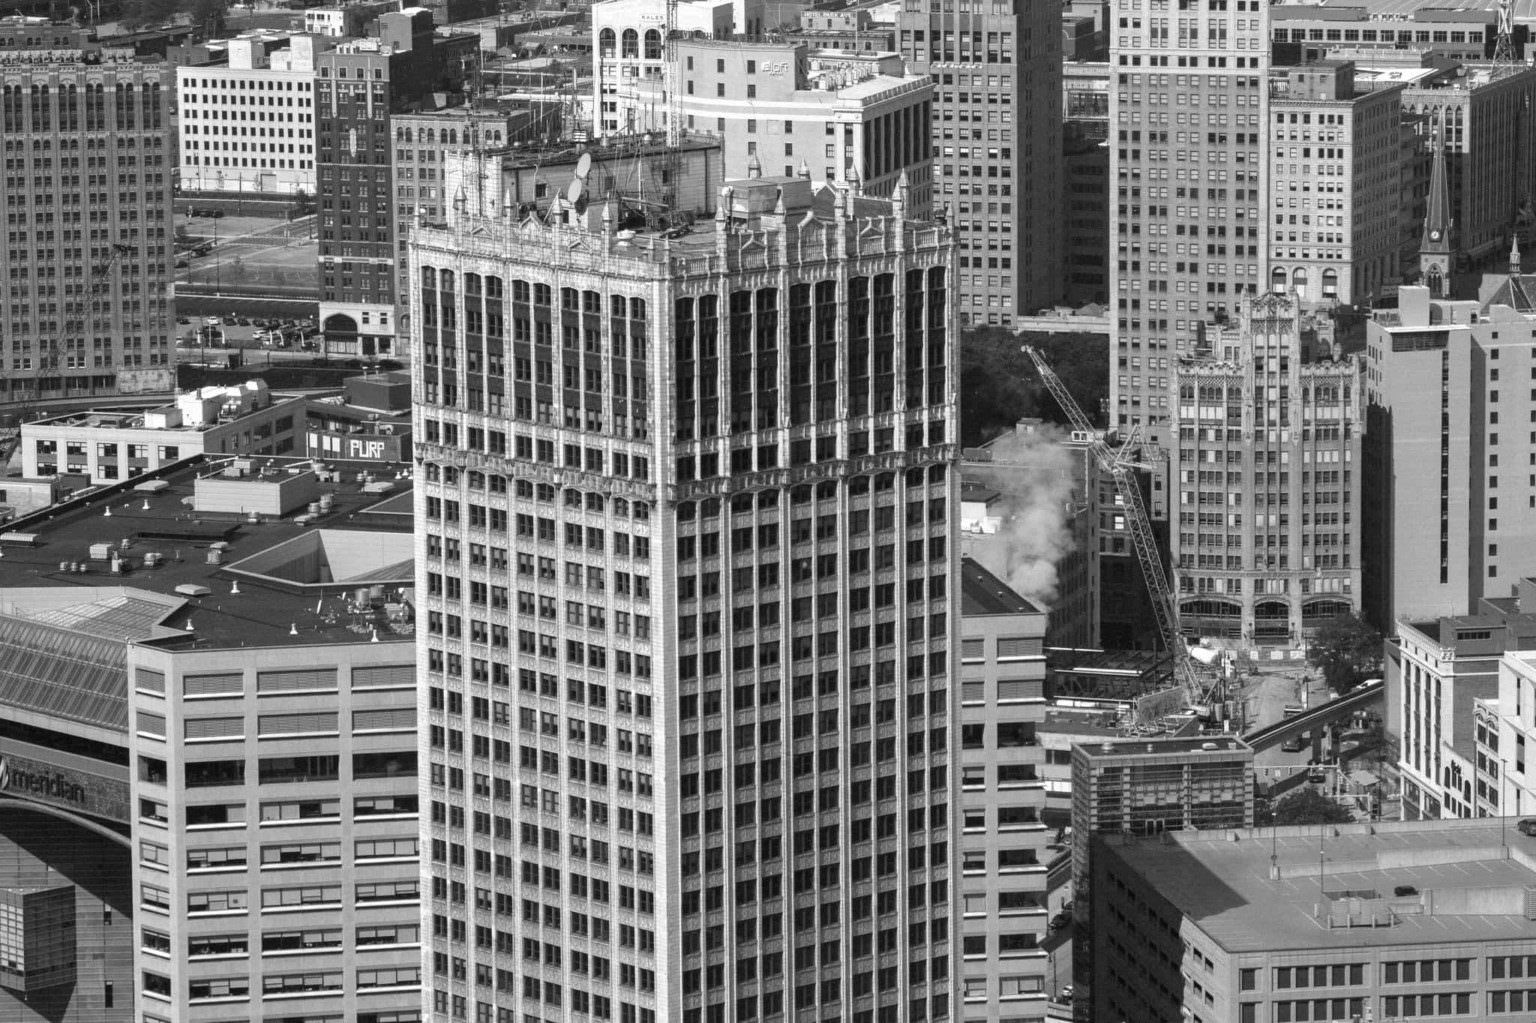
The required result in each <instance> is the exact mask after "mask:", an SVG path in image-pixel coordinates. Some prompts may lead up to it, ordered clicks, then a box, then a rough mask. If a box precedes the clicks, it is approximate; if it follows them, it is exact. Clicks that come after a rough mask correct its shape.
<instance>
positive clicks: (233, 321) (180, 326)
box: [176, 313, 322, 362]
mask: <svg viewBox="0 0 1536 1023" xmlns="http://www.w3.org/2000/svg"><path fill="white" fill-rule="evenodd" d="M210 319H217V320H218V326H216V327H209V333H208V334H207V335H206V336H205V334H204V331H203V328H204V327H205V326H206V325H207V321H208V320H210ZM272 330H279V331H282V332H283V335H284V341H283V342H282V343H278V344H274V343H272V342H271V341H264V340H263V339H262V338H261V337H260V336H259V335H261V334H263V333H264V332H270V331H272ZM269 336H270V334H269ZM176 346H177V347H178V348H181V349H182V350H183V351H192V350H202V349H209V350H215V351H216V350H221V349H230V348H239V349H244V350H255V351H260V352H264V353H265V354H266V355H267V359H266V361H268V362H274V361H277V362H281V361H283V360H284V359H285V358H295V359H308V358H310V357H312V355H313V353H315V352H318V351H320V349H321V347H322V338H321V335H320V334H319V332H318V331H316V330H315V322H314V319H313V318H312V317H305V318H300V317H285V318H276V317H259V316H258V317H254V318H253V317H249V316H243V315H236V314H234V313H229V314H226V315H223V316H209V317H202V316H195V317H194V316H178V317H177V320H176ZM247 361H249V360H247Z"/></svg>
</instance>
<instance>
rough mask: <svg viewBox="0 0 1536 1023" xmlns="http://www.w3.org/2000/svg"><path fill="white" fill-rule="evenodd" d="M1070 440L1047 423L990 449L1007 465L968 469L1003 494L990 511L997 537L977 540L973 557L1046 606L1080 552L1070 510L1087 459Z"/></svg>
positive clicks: (1020, 431)
mask: <svg viewBox="0 0 1536 1023" xmlns="http://www.w3.org/2000/svg"><path fill="white" fill-rule="evenodd" d="M1065 439H1066V435H1065V433H1064V432H1063V431H1061V430H1058V429H1055V428H1054V427H1051V426H1049V425H1045V424H1039V425H1033V426H1032V427H1028V428H1022V429H1018V430H1015V431H1014V432H1012V433H1010V434H1006V435H1004V436H1002V437H999V438H998V439H997V440H995V441H993V442H992V443H991V444H990V445H989V450H990V451H991V452H992V458H993V460H994V462H996V463H1003V464H998V465H996V466H995V467H991V468H987V469H981V470H980V471H972V470H969V469H968V470H967V475H969V476H974V477H976V478H978V479H981V480H984V481H985V482H986V483H988V484H989V485H990V486H992V487H993V488H995V489H996V490H998V491H1000V492H1001V493H1002V495H1003V496H1002V497H1000V498H999V499H998V500H997V501H995V502H994V503H993V504H992V506H991V508H989V509H988V515H989V517H993V518H996V519H997V520H998V526H997V532H996V533H995V534H993V535H991V536H987V537H985V538H977V539H976V542H974V544H973V552H972V553H973V556H974V557H975V558H976V560H977V561H979V562H980V563H981V564H982V565H983V566H984V567H985V568H986V569H987V571H989V572H991V573H992V574H993V575H995V576H997V577H998V578H999V579H1002V580H1003V581H1004V582H1006V583H1007V584H1008V585H1009V586H1011V587H1012V588H1013V589H1014V590H1015V591H1017V592H1018V593H1019V594H1020V595H1022V596H1025V597H1028V598H1030V599H1031V600H1035V601H1039V602H1041V603H1044V604H1051V603H1053V602H1054V601H1055V599H1056V585H1057V576H1056V566H1057V564H1058V563H1059V562H1060V561H1061V560H1062V559H1063V558H1065V557H1066V556H1067V555H1069V554H1071V553H1072V551H1073V549H1074V547H1075V544H1074V543H1073V538H1072V523H1071V517H1070V506H1071V502H1072V496H1073V490H1074V484H1075V483H1076V482H1077V481H1078V479H1079V477H1080V476H1081V473H1082V457H1083V456H1082V452H1081V450H1080V449H1073V448H1069V447H1066V446H1065V445H1064V444H1063V443H1062V441H1063V440H1065ZM1008 463H1012V464H1008Z"/></svg>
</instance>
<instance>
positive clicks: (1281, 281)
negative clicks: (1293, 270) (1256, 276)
mask: <svg viewBox="0 0 1536 1023" xmlns="http://www.w3.org/2000/svg"><path fill="white" fill-rule="evenodd" d="M1269 290H1270V291H1273V292H1274V293H1275V294H1277V295H1278V294H1280V293H1281V292H1283V291H1285V268H1284V267H1279V266H1277V267H1275V268H1274V270H1272V271H1270V274H1269Z"/></svg>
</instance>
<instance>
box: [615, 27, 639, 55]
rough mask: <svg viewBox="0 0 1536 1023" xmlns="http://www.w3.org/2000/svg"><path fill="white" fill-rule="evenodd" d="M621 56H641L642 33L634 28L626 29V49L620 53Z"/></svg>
mask: <svg viewBox="0 0 1536 1023" xmlns="http://www.w3.org/2000/svg"><path fill="white" fill-rule="evenodd" d="M619 56H621V57H638V56H640V33H639V32H636V31H635V30H634V29H632V28H626V29H625V30H624V49H623V51H622V52H621V53H620V54H619Z"/></svg>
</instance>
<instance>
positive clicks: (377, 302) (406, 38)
mask: <svg viewBox="0 0 1536 1023" xmlns="http://www.w3.org/2000/svg"><path fill="white" fill-rule="evenodd" d="M378 25H379V35H378V37H377V38H371V37H370V38H367V39H353V40H348V41H345V42H340V43H337V44H336V47H335V48H334V49H331V50H326V51H325V52H324V53H321V54H319V55H318V56H317V57H316V58H315V67H316V77H315V123H316V125H317V133H316V136H315V143H316V147H315V153H316V155H315V164H316V168H317V170H318V172H319V206H320V211H319V219H320V329H321V330H322V331H324V332H325V338H326V344H327V346H328V347H329V348H333V349H338V350H341V351H350V352H356V353H358V354H362V355H373V354H377V353H380V352H388V351H391V350H392V348H393V345H394V338H395V328H396V323H397V320H396V315H395V312H396V310H395V305H396V296H395V288H396V285H397V283H398V282H397V281H396V276H395V275H396V270H395V260H396V257H397V255H398V242H397V240H396V239H397V236H398V234H399V232H400V231H402V230H404V227H405V225H404V224H403V223H400V222H398V218H397V217H396V216H395V177H394V166H393V155H394V144H393V133H392V124H391V121H390V116H391V115H392V114H397V113H401V112H403V111H405V110H408V109H411V108H412V107H414V106H418V105H420V104H421V103H422V102H423V100H425V99H426V98H427V97H428V95H429V94H430V93H431V91H432V90H433V89H435V88H439V87H441V85H442V83H443V81H444V75H445V73H446V72H447V71H448V70H449V68H448V67H447V56H446V53H445V51H444V47H443V45H442V44H441V43H438V42H436V41H435V40H434V37H433V35H432V15H431V14H430V13H428V12H427V11H425V10H423V9H421V8H418V7H413V8H411V9H409V10H406V11H393V12H390V13H387V14H384V15H381V16H380V17H379V19H378Z"/></svg>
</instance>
